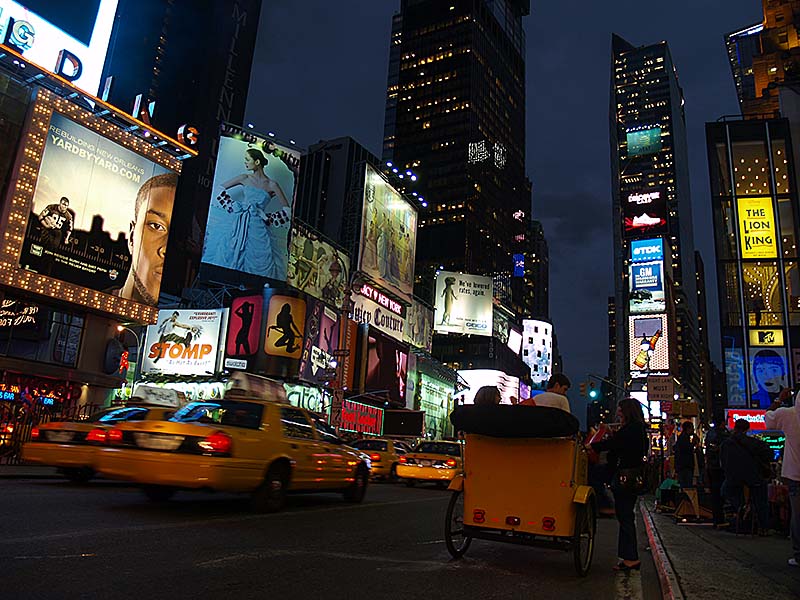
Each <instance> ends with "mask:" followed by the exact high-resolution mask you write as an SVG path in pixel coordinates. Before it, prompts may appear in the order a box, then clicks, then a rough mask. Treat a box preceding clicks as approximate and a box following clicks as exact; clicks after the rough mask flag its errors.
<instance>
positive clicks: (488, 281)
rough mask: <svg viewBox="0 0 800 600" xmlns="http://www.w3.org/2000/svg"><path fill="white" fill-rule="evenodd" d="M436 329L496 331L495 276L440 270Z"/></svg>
mask: <svg viewBox="0 0 800 600" xmlns="http://www.w3.org/2000/svg"><path fill="white" fill-rule="evenodd" d="M434 311H435V321H434V330H435V331H437V332H441V333H470V334H473V335H486V336H491V335H492V278H491V277H483V276H481V275H465V274H462V273H453V272H450V271H439V272H438V273H437V274H436V302H435V308H434Z"/></svg>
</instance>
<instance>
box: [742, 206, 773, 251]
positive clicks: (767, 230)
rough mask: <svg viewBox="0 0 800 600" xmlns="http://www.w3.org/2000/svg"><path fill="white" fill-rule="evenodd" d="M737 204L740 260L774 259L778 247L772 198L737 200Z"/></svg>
mask: <svg viewBox="0 0 800 600" xmlns="http://www.w3.org/2000/svg"><path fill="white" fill-rule="evenodd" d="M737 203H738V208H737V210H738V213H739V251H740V252H741V254H742V258H776V257H777V256H778V246H777V243H776V239H775V236H776V228H775V215H774V213H773V212H772V198H770V197H769V196H766V197H762V198H738V199H737Z"/></svg>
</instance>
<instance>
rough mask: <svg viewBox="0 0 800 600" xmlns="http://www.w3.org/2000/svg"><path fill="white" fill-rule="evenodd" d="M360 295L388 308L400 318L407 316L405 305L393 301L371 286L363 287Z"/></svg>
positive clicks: (365, 285)
mask: <svg viewBox="0 0 800 600" xmlns="http://www.w3.org/2000/svg"><path fill="white" fill-rule="evenodd" d="M358 291H359V293H360V294H361V295H362V296H364V297H365V298H369V299H370V300H372V301H373V302H376V303H378V304H380V305H381V306H383V307H384V308H388V309H389V310H390V311H392V312H393V313H394V314H396V315H399V316H401V317H402V316H405V315H404V313H405V311H404V310H403V305H402V304H400V303H399V302H397V301H396V300H392V299H391V298H389V296H387V295H386V294H384V293H383V292H381V291H379V290H376V289H375V288H374V287H372V286H371V285H367V284H366V283H365V284H364V285H362V286H361V289H360V290H358Z"/></svg>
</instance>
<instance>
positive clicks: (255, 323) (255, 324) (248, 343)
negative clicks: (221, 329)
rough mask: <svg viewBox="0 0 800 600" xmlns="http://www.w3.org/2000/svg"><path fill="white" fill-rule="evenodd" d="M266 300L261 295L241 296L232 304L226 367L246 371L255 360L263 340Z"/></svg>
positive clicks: (226, 347)
mask: <svg viewBox="0 0 800 600" xmlns="http://www.w3.org/2000/svg"><path fill="white" fill-rule="evenodd" d="M263 306H264V298H263V297H262V296H261V295H260V294H259V295H255V294H254V295H250V296H241V297H239V298H234V299H233V301H232V302H231V310H230V316H229V318H228V339H227V342H226V345H225V356H226V358H225V366H226V367H228V368H235V369H246V368H247V366H248V361H250V360H252V359H253V358H255V355H256V354H257V353H258V350H259V345H260V344H259V340H260V339H261V321H262V312H263Z"/></svg>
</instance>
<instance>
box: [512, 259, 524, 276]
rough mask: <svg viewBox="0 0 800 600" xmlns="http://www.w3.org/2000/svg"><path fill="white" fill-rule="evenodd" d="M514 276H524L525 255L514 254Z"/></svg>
mask: <svg viewBox="0 0 800 600" xmlns="http://www.w3.org/2000/svg"><path fill="white" fill-rule="evenodd" d="M514 277H525V255H524V254H515V255H514Z"/></svg>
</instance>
